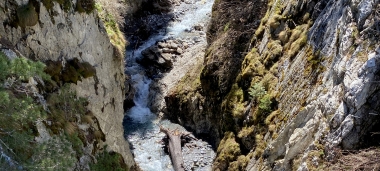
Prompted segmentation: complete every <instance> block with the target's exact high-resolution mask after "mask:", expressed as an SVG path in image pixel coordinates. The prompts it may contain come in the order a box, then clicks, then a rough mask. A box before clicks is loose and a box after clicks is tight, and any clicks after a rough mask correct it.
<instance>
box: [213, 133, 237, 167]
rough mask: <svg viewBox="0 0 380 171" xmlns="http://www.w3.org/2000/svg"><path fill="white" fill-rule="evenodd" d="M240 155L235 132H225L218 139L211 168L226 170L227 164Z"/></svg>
mask: <svg viewBox="0 0 380 171" xmlns="http://www.w3.org/2000/svg"><path fill="white" fill-rule="evenodd" d="M239 155H241V151H240V145H239V144H238V143H237V142H236V141H235V134H234V133H232V132H226V133H225V134H224V137H223V139H222V140H221V141H220V144H219V146H218V150H217V158H216V159H215V162H214V165H213V170H217V169H219V170H227V168H228V166H229V164H230V163H231V162H232V161H235V160H236V159H237V158H238V156H239Z"/></svg>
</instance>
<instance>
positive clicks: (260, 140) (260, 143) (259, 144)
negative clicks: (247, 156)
mask: <svg viewBox="0 0 380 171" xmlns="http://www.w3.org/2000/svg"><path fill="white" fill-rule="evenodd" d="M255 142H256V147H255V153H254V157H255V158H256V159H257V158H259V157H261V155H262V154H263V153H264V150H265V147H266V142H265V141H264V136H263V135H261V134H257V135H256V136H255Z"/></svg>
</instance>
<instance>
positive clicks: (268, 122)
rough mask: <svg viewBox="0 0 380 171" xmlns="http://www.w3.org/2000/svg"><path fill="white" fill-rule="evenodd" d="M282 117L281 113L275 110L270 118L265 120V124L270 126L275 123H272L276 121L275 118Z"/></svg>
mask: <svg viewBox="0 0 380 171" xmlns="http://www.w3.org/2000/svg"><path fill="white" fill-rule="evenodd" d="M280 115H281V112H280V110H275V111H273V112H271V113H270V114H269V115H268V117H267V118H266V119H265V124H266V125H270V124H271V123H273V122H272V121H273V120H274V119H275V118H279V117H280Z"/></svg>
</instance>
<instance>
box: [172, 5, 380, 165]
mask: <svg viewBox="0 0 380 171" xmlns="http://www.w3.org/2000/svg"><path fill="white" fill-rule="evenodd" d="M379 10H380V9H379V4H378V1H370V0H363V1H356V0H351V1H343V0H337V1H332V0H331V1H330V0H323V1H312V0H270V1H262V0H254V1H224V0H218V1H215V4H214V6H213V13H212V23H211V26H210V27H209V30H208V43H209V47H208V49H207V51H206V55H205V59H204V63H203V65H202V66H200V67H198V68H203V69H195V70H194V71H191V72H189V73H188V76H187V77H184V78H185V79H183V80H182V82H181V83H179V84H178V85H177V87H176V88H174V89H172V90H171V93H169V95H167V96H166V98H165V100H166V104H167V108H168V112H167V113H166V116H167V117H168V118H170V119H171V120H173V121H175V122H178V123H181V124H182V125H184V126H185V127H187V128H189V129H190V130H193V131H194V132H195V133H196V134H198V136H200V137H203V138H205V139H208V140H209V141H210V142H212V143H213V144H214V145H215V148H216V149H217V158H216V160H215V161H214V166H213V169H214V170H313V169H328V168H329V165H328V164H327V163H329V162H332V163H333V162H334V160H336V158H337V157H338V155H337V151H339V150H340V149H359V148H364V147H369V146H372V145H374V144H373V142H376V141H377V137H375V136H371V134H370V132H376V131H377V129H376V127H377V126H376V125H377V124H378V120H379V117H378V113H379V104H378V103H379V102H378V96H379V93H378V89H379V86H378V77H379V75H378V73H379V68H378V66H379V64H378V63H379V42H378V35H379V31H380V30H379V28H378V27H379V17H380V16H379Z"/></svg>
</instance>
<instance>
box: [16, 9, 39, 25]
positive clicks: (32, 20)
mask: <svg viewBox="0 0 380 171" xmlns="http://www.w3.org/2000/svg"><path fill="white" fill-rule="evenodd" d="M17 18H18V24H19V26H21V27H31V26H34V25H36V24H37V23H38V13H37V12H36V8H35V7H34V6H33V4H32V3H29V4H28V5H24V6H21V7H19V8H18V9H17Z"/></svg>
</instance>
